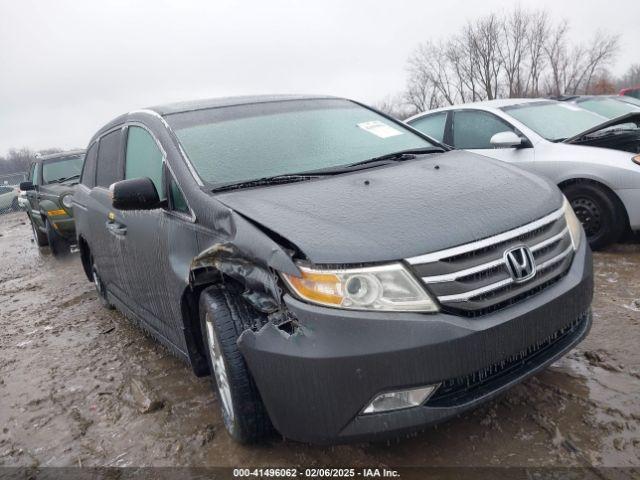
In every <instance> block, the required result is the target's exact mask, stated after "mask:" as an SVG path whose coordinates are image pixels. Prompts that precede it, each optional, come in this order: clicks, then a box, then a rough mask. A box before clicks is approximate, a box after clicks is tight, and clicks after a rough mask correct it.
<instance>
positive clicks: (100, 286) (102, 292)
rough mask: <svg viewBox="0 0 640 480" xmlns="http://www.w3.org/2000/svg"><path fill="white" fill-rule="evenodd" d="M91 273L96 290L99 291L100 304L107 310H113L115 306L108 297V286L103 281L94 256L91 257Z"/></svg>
mask: <svg viewBox="0 0 640 480" xmlns="http://www.w3.org/2000/svg"><path fill="white" fill-rule="evenodd" d="M91 275H92V277H93V285H94V286H95V287H96V292H97V293H98V300H100V304H101V305H102V306H103V307H104V308H106V309H107V310H113V309H114V306H113V305H112V304H111V302H110V301H109V299H108V298H107V288H106V287H105V286H104V283H102V279H101V278H100V275H99V274H98V270H97V269H96V266H95V265H94V264H93V258H92V259H91Z"/></svg>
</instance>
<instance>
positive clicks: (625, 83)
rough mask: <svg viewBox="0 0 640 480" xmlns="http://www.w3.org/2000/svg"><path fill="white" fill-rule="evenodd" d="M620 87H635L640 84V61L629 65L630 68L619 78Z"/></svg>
mask: <svg viewBox="0 0 640 480" xmlns="http://www.w3.org/2000/svg"><path fill="white" fill-rule="evenodd" d="M617 83H618V85H617V86H618V88H626V87H634V86H636V85H640V63H636V64H634V65H631V67H629V70H627V72H626V73H625V74H624V75H623V76H622V78H620V80H618V82H617Z"/></svg>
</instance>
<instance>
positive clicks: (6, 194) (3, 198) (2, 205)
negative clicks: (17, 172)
mask: <svg viewBox="0 0 640 480" xmlns="http://www.w3.org/2000/svg"><path fill="white" fill-rule="evenodd" d="M12 210H18V187H16V186H15V185H0V213H6V212H10V211H12Z"/></svg>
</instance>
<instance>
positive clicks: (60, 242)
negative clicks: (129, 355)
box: [44, 220, 71, 258]
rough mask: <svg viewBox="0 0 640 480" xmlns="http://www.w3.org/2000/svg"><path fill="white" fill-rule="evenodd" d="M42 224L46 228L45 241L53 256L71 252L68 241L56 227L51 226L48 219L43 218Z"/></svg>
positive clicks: (59, 256) (62, 255)
mask: <svg viewBox="0 0 640 480" xmlns="http://www.w3.org/2000/svg"><path fill="white" fill-rule="evenodd" d="M44 226H45V228H46V229H47V241H48V243H49V248H50V249H51V253H52V254H53V256H54V257H58V258H61V257H64V256H66V255H69V253H71V250H70V245H69V242H67V241H66V240H65V239H64V238H63V237H62V236H61V235H60V234H59V233H58V232H56V229H55V228H53V225H51V222H50V221H49V220H45V222H44Z"/></svg>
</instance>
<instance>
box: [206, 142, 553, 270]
mask: <svg viewBox="0 0 640 480" xmlns="http://www.w3.org/2000/svg"><path fill="white" fill-rule="evenodd" d="M216 198H217V199H218V200H220V201H221V202H223V203H224V204H226V205H227V206H228V207H230V208H232V209H233V210H235V211H236V212H238V213H239V214H241V215H243V216H244V217H246V218H248V219H250V220H251V221H253V222H255V223H257V224H259V225H260V226H261V227H263V228H264V229H265V230H266V231H267V232H269V231H271V232H275V233H276V234H277V235H275V236H274V238H275V239H276V240H278V238H277V236H280V237H283V238H285V239H286V240H287V241H289V242H291V243H293V244H294V245H295V246H296V247H297V248H298V249H299V250H300V251H301V253H302V254H303V255H304V256H305V257H306V258H307V259H309V260H310V261H311V262H313V263H318V264H320V263H325V264H347V263H368V262H385V261H392V260H399V259H402V258H407V257H412V256H416V255H420V254H423V253H429V252H432V251H436V250H440V249H443V248H447V247H452V246H455V245H460V244H463V243H467V242H471V241H473V240H478V239H481V238H484V237H488V236H491V235H495V234H497V233H500V232H504V231H506V230H510V229H512V228H515V227H518V226H521V225H524V224H526V223H528V222H531V221H533V220H535V219H538V218H540V217H543V216H544V215H546V214H548V213H550V212H552V211H553V210H555V209H557V208H559V207H560V206H561V204H562V195H561V193H560V191H559V190H558V189H557V188H556V186H555V185H553V184H551V183H550V182H548V181H546V180H544V179H542V178H540V177H537V176H535V175H532V174H529V173H527V172H525V171H523V170H520V169H518V168H516V167H513V166H511V165H508V164H506V163H502V162H498V161H494V160H490V159H486V158H485V157H481V156H478V155H475V154H472V153H468V152H463V151H451V152H448V153H444V154H438V155H430V156H427V157H423V159H417V160H410V161H406V162H403V163H398V164H393V165H390V166H385V167H380V168H373V169H368V170H362V171H358V172H354V173H348V174H342V175H337V176H333V177H328V178H321V179H317V180H311V181H306V182H300V183H292V184H285V185H274V186H269V187H260V188H251V189H244V190H235V191H233V192H227V193H221V194H217V195H216Z"/></svg>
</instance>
